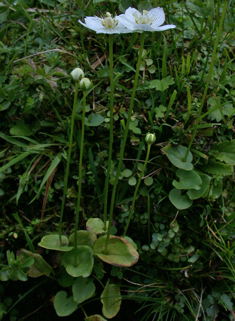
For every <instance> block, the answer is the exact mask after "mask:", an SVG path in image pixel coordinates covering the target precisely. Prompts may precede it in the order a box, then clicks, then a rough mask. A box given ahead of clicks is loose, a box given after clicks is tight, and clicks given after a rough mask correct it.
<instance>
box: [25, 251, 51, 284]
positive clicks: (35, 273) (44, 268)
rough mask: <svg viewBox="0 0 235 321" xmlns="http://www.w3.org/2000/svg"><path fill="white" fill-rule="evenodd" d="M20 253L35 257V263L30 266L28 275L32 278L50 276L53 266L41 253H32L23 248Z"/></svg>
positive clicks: (27, 256) (26, 256)
mask: <svg viewBox="0 0 235 321" xmlns="http://www.w3.org/2000/svg"><path fill="white" fill-rule="evenodd" d="M20 253H21V254H22V255H23V256H24V257H25V258H26V259H27V258H33V259H34V264H33V265H31V266H30V268H29V270H28V271H27V275H28V276H30V277H31V278H37V277H39V276H41V275H47V276H49V275H50V274H51V271H52V267H51V266H50V265H49V264H48V263H47V262H46V261H45V260H44V259H43V258H42V256H41V255H40V254H36V253H32V252H30V251H26V250H24V249H22V250H21V251H20Z"/></svg>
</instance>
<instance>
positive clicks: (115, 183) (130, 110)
mask: <svg viewBox="0 0 235 321" xmlns="http://www.w3.org/2000/svg"><path fill="white" fill-rule="evenodd" d="M144 37H145V34H144V33H142V34H141V38H140V50H139V57H138V61H137V65H136V73H135V81H134V86H133V91H132V95H131V102H130V107H129V112H128V116H127V122H126V127H125V131H124V137H123V141H122V145H121V150H120V156H119V162H118V168H117V173H116V177H115V181H114V185H113V191H112V197H111V204H110V211H109V226H108V232H107V238H106V244H105V252H107V249H108V241H109V237H110V230H111V226H112V219H113V209H114V202H115V195H116V190H117V184H118V179H119V176H120V172H121V166H122V160H123V155H124V150H125V145H126V140H127V136H128V131H129V125H130V121H131V115H132V110H133V107H134V99H135V92H136V88H137V85H138V78H139V71H140V63H141V60H142V53H143V49H144Z"/></svg>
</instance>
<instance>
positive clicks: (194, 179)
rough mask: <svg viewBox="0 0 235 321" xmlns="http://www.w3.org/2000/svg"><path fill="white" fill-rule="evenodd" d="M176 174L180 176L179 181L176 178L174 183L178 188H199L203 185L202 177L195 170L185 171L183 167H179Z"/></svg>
mask: <svg viewBox="0 0 235 321" xmlns="http://www.w3.org/2000/svg"><path fill="white" fill-rule="evenodd" d="M176 176H177V177H178V178H179V182H177V181H176V180H174V181H173V183H172V185H173V186H174V187H175V188H177V189H196V190H199V189H200V188H201V187H202V179H201V177H200V176H199V175H198V174H197V173H196V172H195V171H194V170H192V171H185V170H183V169H178V170H177V172H176Z"/></svg>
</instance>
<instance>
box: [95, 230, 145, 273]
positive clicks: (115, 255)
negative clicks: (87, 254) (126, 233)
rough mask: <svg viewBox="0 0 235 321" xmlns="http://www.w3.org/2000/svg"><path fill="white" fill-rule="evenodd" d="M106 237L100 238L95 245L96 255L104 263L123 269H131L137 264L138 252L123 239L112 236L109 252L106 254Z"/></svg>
mask: <svg viewBox="0 0 235 321" xmlns="http://www.w3.org/2000/svg"><path fill="white" fill-rule="evenodd" d="M105 244H106V236H102V237H100V238H99V239H98V240H97V241H96V243H95V245H94V253H95V254H96V255H97V256H98V257H99V258H100V259H101V260H102V261H104V262H106V263H108V264H111V265H115V266H121V267H129V266H132V265H134V264H135V263H137V261H138V259H139V254H138V252H137V251H136V250H135V249H134V247H133V246H132V245H131V244H130V243H129V242H128V241H127V240H126V239H125V238H123V237H118V236H114V235H111V236H110V239H109V242H108V248H107V252H105Z"/></svg>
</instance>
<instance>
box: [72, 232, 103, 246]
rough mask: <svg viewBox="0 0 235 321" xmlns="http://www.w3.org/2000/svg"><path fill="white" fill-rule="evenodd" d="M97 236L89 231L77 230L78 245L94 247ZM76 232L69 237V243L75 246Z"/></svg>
mask: <svg viewBox="0 0 235 321" xmlns="http://www.w3.org/2000/svg"><path fill="white" fill-rule="evenodd" d="M96 240H97V236H96V235H95V234H94V233H91V232H89V231H77V245H87V246H90V247H93V245H94V243H95V241H96ZM74 241H75V240H74V233H73V234H72V235H71V236H70V237H69V244H70V245H73V246H74Z"/></svg>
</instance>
